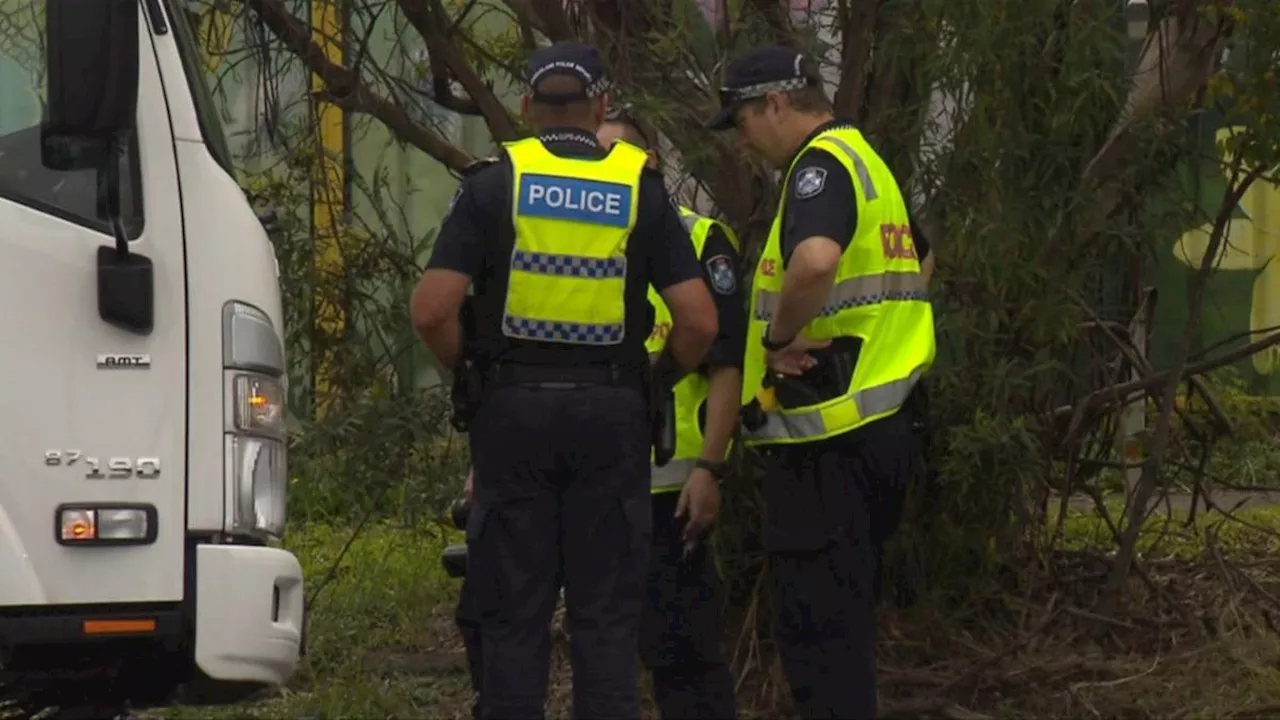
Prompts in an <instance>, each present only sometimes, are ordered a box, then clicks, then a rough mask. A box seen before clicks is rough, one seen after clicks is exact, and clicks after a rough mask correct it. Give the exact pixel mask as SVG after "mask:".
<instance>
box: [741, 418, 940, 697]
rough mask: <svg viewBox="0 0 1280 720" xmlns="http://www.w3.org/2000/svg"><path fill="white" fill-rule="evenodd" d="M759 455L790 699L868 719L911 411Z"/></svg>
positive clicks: (907, 464) (910, 449) (909, 448)
mask: <svg viewBox="0 0 1280 720" xmlns="http://www.w3.org/2000/svg"><path fill="white" fill-rule="evenodd" d="M764 456H765V459H766V463H767V464H768V469H767V472H766V475H765V480H764V498H765V505H766V525H765V538H764V540H765V547H766V549H767V550H768V551H769V559H770V563H771V568H772V574H773V590H774V594H775V602H774V605H775V607H776V608H777V617H776V626H775V629H774V639H775V641H776V642H777V644H778V650H779V653H780V654H781V657H782V665H783V669H784V670H785V671H786V674H787V680H788V682H789V683H790V685H791V694H792V697H793V699H794V700H795V702H796V705H797V709H798V711H799V713H800V715H801V716H802V717H805V718H847V719H848V720H871V719H872V718H875V716H876V619H875V594H876V590H877V586H878V584H879V575H880V566H881V555H882V551H883V548H884V543H885V540H886V539H888V537H889V536H890V535H891V534H892V533H893V532H894V530H895V529H896V528H897V526H898V521H899V519H900V517H901V514H902V505H903V501H904V498H905V495H906V488H907V484H908V483H909V482H910V480H911V477H912V474H913V473H914V465H915V463H916V461H917V456H918V446H917V441H916V440H915V438H914V437H913V436H912V433H911V424H910V418H909V417H907V416H906V414H904V413H901V412H899V413H896V414H894V415H892V416H890V417H888V418H885V419H882V420H878V421H876V422H873V423H871V424H869V425H866V426H864V427H862V428H859V429H858V430H855V431H853V432H851V433H848V434H846V435H843V436H839V437H836V438H833V439H830V440H826V441H822V442H816V443H806V444H804V445H796V446H791V447H786V446H783V447H780V448H777V449H771V450H768V451H767V452H765V453H764Z"/></svg>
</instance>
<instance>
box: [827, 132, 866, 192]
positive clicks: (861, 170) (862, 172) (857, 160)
mask: <svg viewBox="0 0 1280 720" xmlns="http://www.w3.org/2000/svg"><path fill="white" fill-rule="evenodd" d="M819 139H820V140H821V141H823V142H829V143H831V144H832V145H835V146H836V147H838V148H840V149H841V150H842V151H843V152H844V154H845V155H848V156H849V159H850V160H852V161H853V169H854V170H855V171H857V173H858V182H860V183H862V195H863V197H865V198H866V199H867V200H868V201H870V200H875V199H876V198H878V197H880V194H879V193H877V192H876V186H875V183H873V182H871V171H870V170H867V164H866V163H865V162H863V161H862V156H861V155H859V154H858V151H857V150H854V149H853V147H852V146H851V145H849V143H847V142H845V141H844V140H841V139H840V138H838V137H836V136H835V135H823V136H822V137H821V138H819Z"/></svg>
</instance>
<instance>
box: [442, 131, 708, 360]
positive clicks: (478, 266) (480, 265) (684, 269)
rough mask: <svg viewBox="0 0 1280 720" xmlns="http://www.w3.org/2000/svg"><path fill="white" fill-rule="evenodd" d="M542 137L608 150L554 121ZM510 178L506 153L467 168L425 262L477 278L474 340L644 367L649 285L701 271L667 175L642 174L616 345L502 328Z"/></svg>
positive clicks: (556, 148) (517, 356)
mask: <svg viewBox="0 0 1280 720" xmlns="http://www.w3.org/2000/svg"><path fill="white" fill-rule="evenodd" d="M540 139H541V140H542V142H543V144H544V145H545V146H546V148H547V149H548V150H550V151H551V152H552V153H553V154H555V155H558V156H560V157H573V158H603V157H605V156H606V155H607V151H606V150H605V149H604V148H602V147H601V146H600V144H599V142H597V140H596V138H595V136H594V135H592V134H590V133H587V132H583V131H582V130H577V129H572V128H567V129H560V128H549V129H547V130H545V131H544V132H543V133H542V134H541V135H540ZM511 185H512V168H511V161H510V159H509V158H508V157H507V156H506V154H505V153H503V154H502V156H501V157H500V158H499V159H497V160H496V161H491V162H488V163H485V164H484V165H483V166H481V167H479V168H478V169H475V170H473V171H472V172H469V173H467V174H466V176H465V177H464V179H463V181H462V184H461V186H460V187H459V188H458V191H457V193H456V194H455V195H454V197H453V200H452V202H451V206H450V208H449V210H448V214H447V216H446V217H445V220H444V222H443V223H442V224H441V226H440V232H439V234H438V235H437V236H436V242H435V247H434V249H433V250H432V254H431V259H430V260H429V261H428V262H427V267H428V268H429V269H430V268H436V269H445V270H453V271H455V272H459V273H462V274H464V275H468V276H470V277H471V279H472V289H473V292H474V295H475V297H474V298H473V307H474V310H475V321H476V327H477V329H478V330H477V332H478V337H477V338H475V339H474V342H473V343H469V347H470V348H474V350H475V351H476V352H479V353H480V354H481V355H482V356H483V358H485V359H488V360H502V361H504V362H514V363H520V364H529V365H552V366H581V365H608V364H613V365H620V366H623V367H630V368H635V369H642V368H644V367H646V366H647V363H648V355H647V353H646V352H645V349H644V343H645V340H646V339H647V338H648V336H649V332H650V330H651V329H652V327H653V309H652V308H651V307H650V305H649V301H648V285H649V284H650V283H652V284H653V286H654V287H656V288H657V289H658V290H659V291H661V290H664V289H666V288H668V287H670V286H672V285H675V284H677V283H681V282H684V281H686V280H691V279H693V278H697V277H702V275H703V272H702V269H701V266H700V264H699V262H698V258H697V257H696V256H695V254H694V252H693V245H692V243H691V242H690V241H689V233H688V231H687V230H686V229H685V227H684V224H683V223H682V222H681V221H680V215H679V212H678V211H677V210H676V207H675V206H674V205H673V204H672V203H671V200H670V198H669V196H668V195H667V190H666V187H665V186H664V185H663V180H662V175H661V174H660V173H659V172H657V171H655V170H649V169H646V170H645V171H644V172H643V173H642V175H641V178H640V188H639V197H638V199H637V208H636V224H635V227H634V228H633V229H632V232H631V236H630V238H629V239H628V240H627V251H626V257H627V282H626V289H625V293H626V318H625V320H624V326H625V339H624V340H623V342H622V343H621V344H619V345H617V346H610V347H597V346H586V345H568V344H560V343H547V342H538V341H532V340H518V339H512V338H508V337H506V336H504V335H503V334H502V329H501V327H502V314H503V308H504V305H505V303H506V295H507V276H508V273H509V266H510V258H511V252H512V249H513V247H514V245H515V227H514V225H513V221H512V217H511Z"/></svg>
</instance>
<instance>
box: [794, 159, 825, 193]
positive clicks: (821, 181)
mask: <svg viewBox="0 0 1280 720" xmlns="http://www.w3.org/2000/svg"><path fill="white" fill-rule="evenodd" d="M826 185H827V169H826V168H820V167H817V166H816V165H811V166H809V167H807V168H805V169H803V170H801V171H800V172H798V173H796V179H795V189H796V190H795V194H796V199H798V200H805V199H808V198H811V197H813V196H814V195H817V194H818V193H820V192H822V190H823V188H825V187H826Z"/></svg>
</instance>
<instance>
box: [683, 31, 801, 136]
mask: <svg viewBox="0 0 1280 720" xmlns="http://www.w3.org/2000/svg"><path fill="white" fill-rule="evenodd" d="M821 84H822V76H821V75H820V74H819V73H818V68H817V66H816V65H814V63H813V62H811V61H810V60H809V59H808V58H806V57H805V56H804V53H801V52H797V51H796V50H793V49H791V48H786V47H782V46H780V45H767V46H765V47H758V48H752V49H751V50H748V51H747V52H746V53H744V54H743V55H742V57H739V58H738V59H737V60H734V61H733V62H732V63H730V64H729V69H728V70H727V71H726V72H725V78H724V85H723V86H721V87H720V112H718V113H716V114H715V116H714V117H712V118H711V119H710V120H709V121H707V125H706V126H707V129H709V130H728V129H729V128H731V127H733V116H734V113H736V112H737V111H738V109H739V108H741V107H742V106H743V105H744V104H745V103H747V102H748V101H750V100H754V99H756V98H762V97H764V96H765V95H766V94H767V93H771V92H789V91H791V90H800V89H802V88H806V87H814V86H820V85H821Z"/></svg>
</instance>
